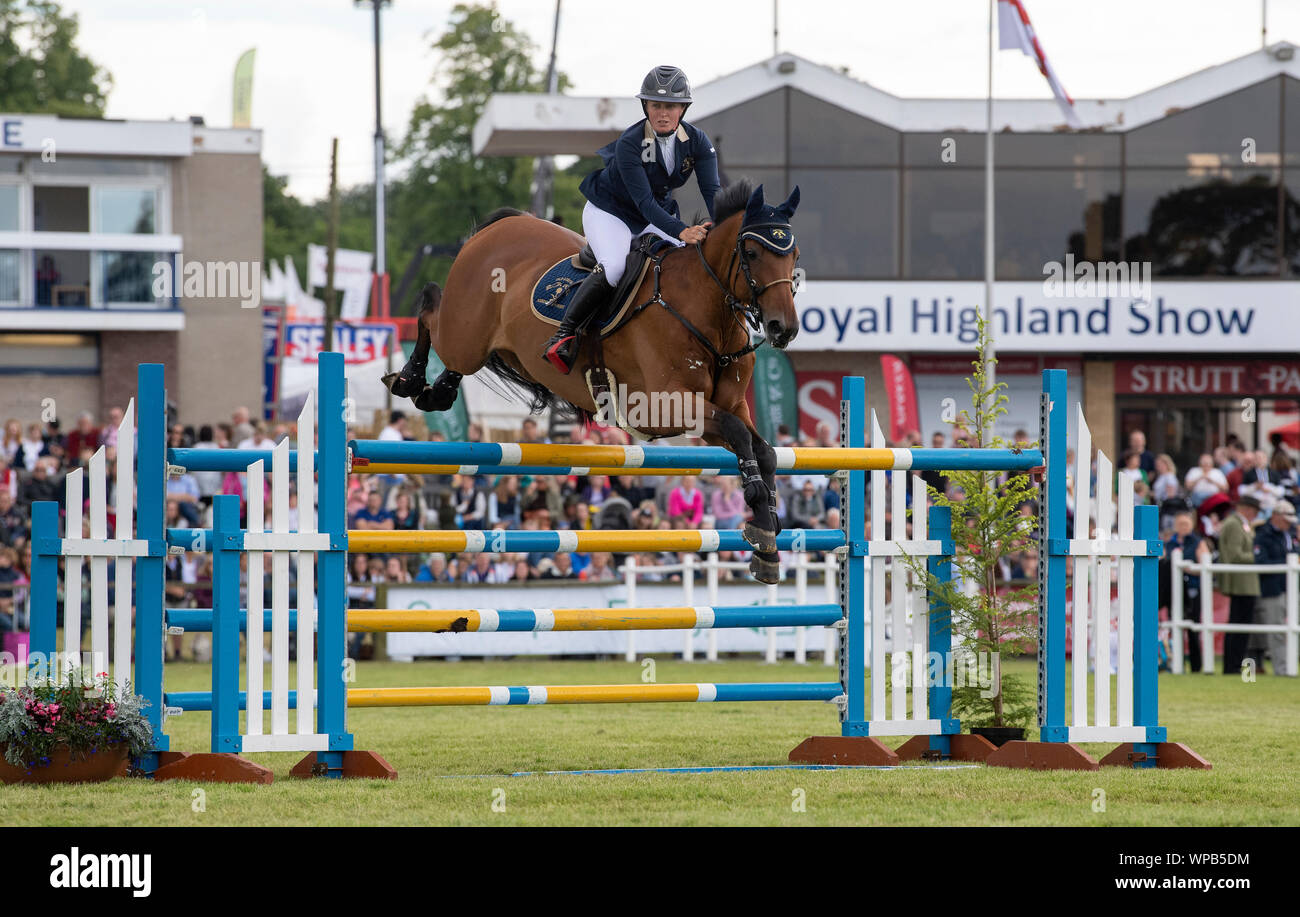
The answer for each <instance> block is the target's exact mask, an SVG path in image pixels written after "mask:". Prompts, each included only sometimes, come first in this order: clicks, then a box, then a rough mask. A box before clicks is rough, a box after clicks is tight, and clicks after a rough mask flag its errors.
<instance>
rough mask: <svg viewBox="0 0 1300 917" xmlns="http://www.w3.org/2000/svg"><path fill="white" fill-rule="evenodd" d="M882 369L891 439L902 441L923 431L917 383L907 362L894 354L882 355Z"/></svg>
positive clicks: (896, 441)
mask: <svg viewBox="0 0 1300 917" xmlns="http://www.w3.org/2000/svg"><path fill="white" fill-rule="evenodd" d="M880 369H881V371H882V372H883V373H884V376H885V392H886V393H887V394H888V395H889V439H890V441H891V442H895V443H901V442H903V441H904V440H905V439H906V438H907V435H908V434H909V433H917V434H919V433H920V432H921V419H920V415H919V413H918V411H917V406H916V385H915V383H913V381H912V373H911V371H910V370H909V369H908V368H907V364H906V363H904V362H903V361H902V360H900V359H899V358H898V357H896V356H894V355H893V354H888V353H886V354H881V355H880Z"/></svg>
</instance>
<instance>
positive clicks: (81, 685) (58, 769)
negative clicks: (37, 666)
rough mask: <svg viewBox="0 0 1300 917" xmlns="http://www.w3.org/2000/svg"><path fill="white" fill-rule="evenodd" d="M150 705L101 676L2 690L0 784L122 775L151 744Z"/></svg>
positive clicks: (75, 676)
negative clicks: (147, 711) (147, 715)
mask: <svg viewBox="0 0 1300 917" xmlns="http://www.w3.org/2000/svg"><path fill="white" fill-rule="evenodd" d="M146 703H147V701H146V700H145V699H144V698H143V697H140V696H139V695H136V694H132V693H131V691H130V690H129V687H128V688H124V689H122V690H121V691H119V690H118V689H117V687H116V686H115V685H114V684H113V683H112V682H111V681H110V680H109V678H108V676H107V675H106V674H100V675H98V676H95V677H93V678H92V677H89V676H87V675H84V674H82V671H81V670H80V669H74V670H73V671H72V673H71V674H70V675H69V676H68V677H67V679H66V680H64V681H62V682H58V681H40V682H36V683H34V684H31V685H25V686H23V687H20V688H7V687H6V688H0V750H2V751H3V759H2V760H0V781H3V782H5V783H73V782H95V781H100V780H107V779H109V778H110V777H115V776H118V775H121V774H124V773H125V772H126V763H127V759H128V758H134V757H139V756H140V755H143V754H144V753H145V752H147V751H148V750H149V749H150V748H151V747H152V744H153V728H152V727H151V726H150V724H149V721H148V720H147V719H146V718H145V716H144V715H143V714H142V713H141V712H140V711H141V708H142V707H144V706H145V704H146Z"/></svg>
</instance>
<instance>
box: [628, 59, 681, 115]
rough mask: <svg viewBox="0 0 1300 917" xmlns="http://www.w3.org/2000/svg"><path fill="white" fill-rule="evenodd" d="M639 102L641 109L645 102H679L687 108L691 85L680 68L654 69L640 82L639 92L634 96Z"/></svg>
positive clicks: (643, 107)
mask: <svg viewBox="0 0 1300 917" xmlns="http://www.w3.org/2000/svg"><path fill="white" fill-rule="evenodd" d="M636 97H637V98H638V99H640V100H641V108H642V110H644V109H645V103H646V102H681V103H682V104H683V105H687V106H689V105H690V104H691V102H692V101H694V100H693V99H692V98H691V83H690V81H689V80H688V79H686V74H685V73H683V72H682V70H681V68H680V67H668V66H664V67H655V68H654V69H653V70H651V71H650V72H649V73H647V74H646V75H645V79H644V80H642V81H641V91H640V92H638V93H637V96H636Z"/></svg>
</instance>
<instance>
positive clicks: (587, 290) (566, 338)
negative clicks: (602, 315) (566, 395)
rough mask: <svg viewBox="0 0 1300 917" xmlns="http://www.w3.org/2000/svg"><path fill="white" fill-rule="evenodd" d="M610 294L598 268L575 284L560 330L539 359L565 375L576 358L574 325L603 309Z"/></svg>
mask: <svg viewBox="0 0 1300 917" xmlns="http://www.w3.org/2000/svg"><path fill="white" fill-rule="evenodd" d="M613 293H614V288H613V287H612V286H610V285H609V284H608V283H607V282H606V280H605V272H604V270H602V269H601V268H600V267H597V268H596V269H595V270H594V271H592V272H591V276H589V277H587V278H585V279H584V280H583V281H582V283H581V284H579V285H578V292H577V293H575V294H573V299H571V300H570V301H569V305H568V306H567V307H566V308H565V310H564V318H563V319H561V321H560V327H559V328H558V329H557V330H556V332H555V334H553V335H552V336H551V339H550V340H549V341H547V342H546V346H545V348H543V350H542V356H544V357H545V358H546V359H547V360H549V361H550V362H551V365H553V366H554V367H555V368H556V369H558V370H559V371H560V372H562V373H564V374H565V375H566V376H567V375H568V374H569V373H570V372H571V371H572V370H573V364H574V362H575V361H576V360H577V358H578V343H579V338H578V326H579V325H581V324H582V323H583V322H584V321H586V320H587V318H588V317H589V316H591V315H593V314H594V313H595V312H596V311H597V310H599V309H601V308H602V307H604V305H605V304H606V303H607V302H608V301H609V297H610V296H611V295H613Z"/></svg>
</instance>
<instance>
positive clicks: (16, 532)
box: [0, 488, 31, 547]
mask: <svg viewBox="0 0 1300 917" xmlns="http://www.w3.org/2000/svg"><path fill="white" fill-rule="evenodd" d="M29 531H31V524H30V523H29V522H28V521H27V513H26V512H24V511H23V509H22V508H21V507H20V506H18V505H17V504H16V503H14V498H13V496H12V495H11V494H10V493H9V491H7V490H4V489H3V488H0V545H8V546H10V547H13V544H14V540H15V539H17V538H20V537H21V538H25V537H27V534H28V532H29Z"/></svg>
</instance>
